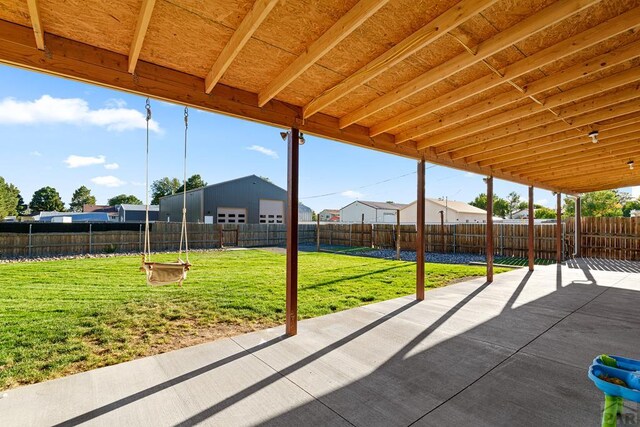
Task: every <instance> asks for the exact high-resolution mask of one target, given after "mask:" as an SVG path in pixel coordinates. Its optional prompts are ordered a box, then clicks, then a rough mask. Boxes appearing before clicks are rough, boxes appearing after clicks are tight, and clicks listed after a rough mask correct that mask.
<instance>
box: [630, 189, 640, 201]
mask: <svg viewBox="0 0 640 427" xmlns="http://www.w3.org/2000/svg"><path fill="white" fill-rule="evenodd" d="M631 196H632V197H634V198H638V197H640V186H637V187H631Z"/></svg>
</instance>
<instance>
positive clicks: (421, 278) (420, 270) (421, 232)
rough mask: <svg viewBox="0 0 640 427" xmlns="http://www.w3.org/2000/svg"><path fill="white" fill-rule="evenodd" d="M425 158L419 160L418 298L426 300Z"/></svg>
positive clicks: (417, 205)
mask: <svg viewBox="0 0 640 427" xmlns="http://www.w3.org/2000/svg"><path fill="white" fill-rule="evenodd" d="M424 171H425V167H424V159H422V160H419V161H418V199H417V201H416V210H417V216H416V231H417V233H418V234H417V236H416V299H417V300H419V301H422V300H424V220H425V218H424V215H425V213H424V204H425V198H424Z"/></svg>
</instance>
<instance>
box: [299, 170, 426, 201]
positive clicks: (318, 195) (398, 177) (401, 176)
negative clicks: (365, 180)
mask: <svg viewBox="0 0 640 427" xmlns="http://www.w3.org/2000/svg"><path fill="white" fill-rule="evenodd" d="M436 166H438V165H431V166H428V167H427V168H425V169H431V168H435V167H436ZM416 173H417V172H416V171H413V172H409V173H405V174H403V175H398V176H394V177H392V178H387V179H384V180H382V181H378V182H374V183H372V184H366V185H362V186H360V187H356V188H350V189H348V190H341V191H335V192H333V193H325V194H316V195H315V196H307V197H300V199H305V200H306V199H319V198H321V197H328V196H335V195H337V194H342V193H344V192H345V191H349V190H360V189H363V188H368V187H373V186H375V185H380V184H384V183H386V182H390V181H394V180H396V179H400V178H404V177H405V176H409V175H415V174H416Z"/></svg>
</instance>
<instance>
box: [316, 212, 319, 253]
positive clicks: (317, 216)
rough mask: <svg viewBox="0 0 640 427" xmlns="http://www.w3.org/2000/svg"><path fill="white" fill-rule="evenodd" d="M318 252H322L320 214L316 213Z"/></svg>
mask: <svg viewBox="0 0 640 427" xmlns="http://www.w3.org/2000/svg"><path fill="white" fill-rule="evenodd" d="M316 252H320V215H319V214H318V215H316Z"/></svg>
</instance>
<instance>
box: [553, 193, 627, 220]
mask: <svg viewBox="0 0 640 427" xmlns="http://www.w3.org/2000/svg"><path fill="white" fill-rule="evenodd" d="M625 194H626V193H625ZM581 200H582V206H581V207H582V209H581V214H582V216H584V217H587V216H595V217H615V216H622V203H620V199H619V193H618V192H617V191H614V190H603V191H595V192H593V193H587V194H585V195H584V196H583V197H582V198H581ZM564 211H565V213H566V215H569V216H571V215H575V212H576V202H575V199H573V198H570V197H566V198H565V199H564Z"/></svg>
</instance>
